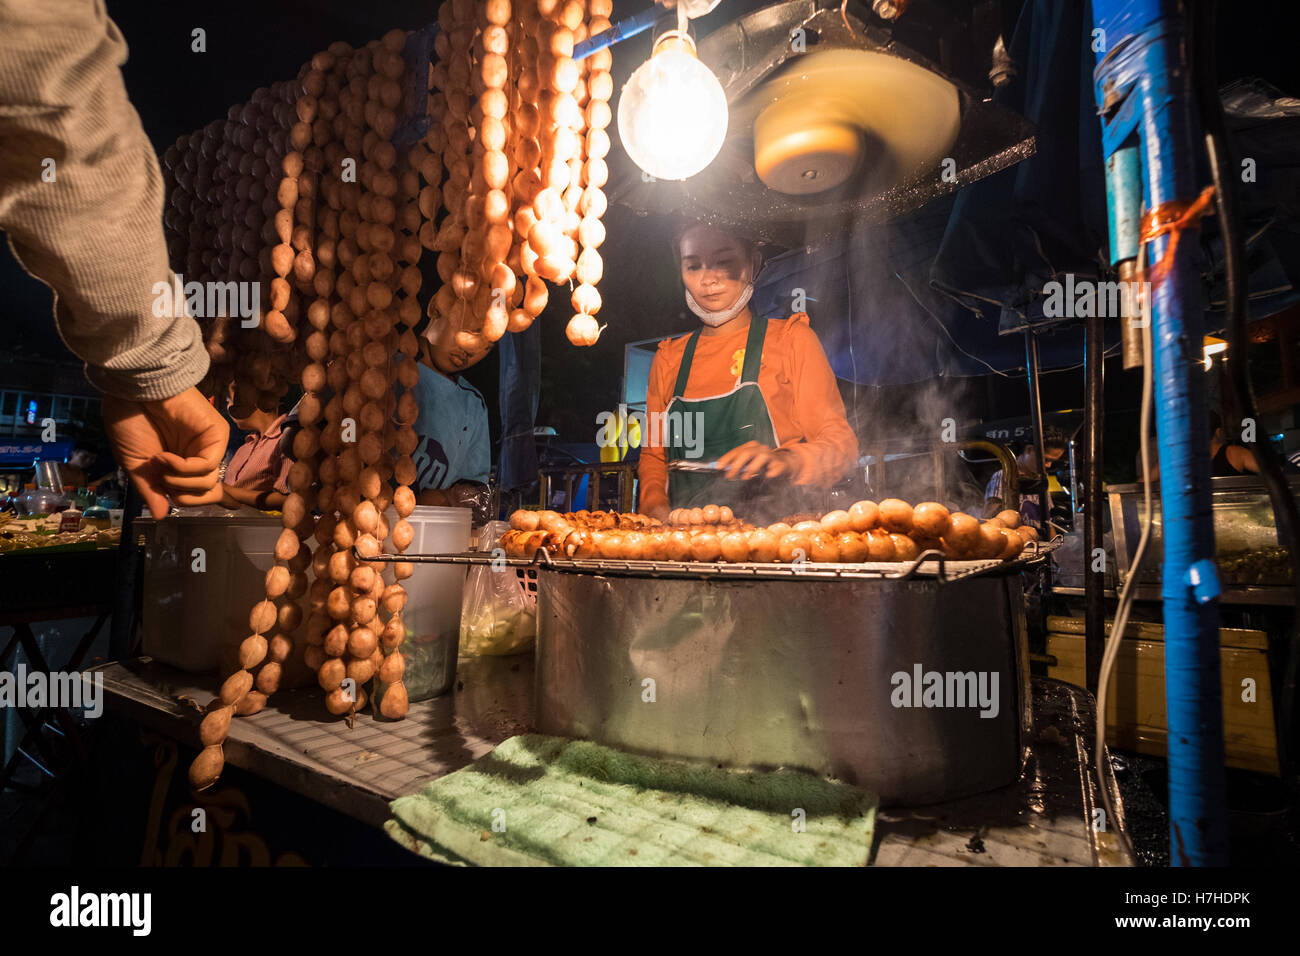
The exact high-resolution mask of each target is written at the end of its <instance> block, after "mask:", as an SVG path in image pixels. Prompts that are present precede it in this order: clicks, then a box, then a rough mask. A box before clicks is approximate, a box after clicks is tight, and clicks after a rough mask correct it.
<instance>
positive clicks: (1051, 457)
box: [984, 429, 1065, 532]
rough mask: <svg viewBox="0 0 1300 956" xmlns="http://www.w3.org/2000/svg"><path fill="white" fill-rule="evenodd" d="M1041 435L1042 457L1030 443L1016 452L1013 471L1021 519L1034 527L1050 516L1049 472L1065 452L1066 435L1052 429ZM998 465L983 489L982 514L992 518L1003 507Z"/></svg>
mask: <svg viewBox="0 0 1300 956" xmlns="http://www.w3.org/2000/svg"><path fill="white" fill-rule="evenodd" d="M1046 432H1047V433H1046V435H1044V437H1043V442H1042V444H1043V461H1042V463H1041V464H1040V463H1039V460H1038V448H1037V446H1036V445H1034V444H1032V443H1030V444H1026V445H1025V447H1024V450H1023V451H1021V452H1020V454H1019V455H1017V456H1016V471H1017V473H1018V475H1017V476H1018V479H1019V481H1018V483H1019V487H1020V521H1021V523H1022V524H1026V525H1029V526H1030V527H1031V528H1033V529H1035V530H1036V531H1040V532H1041V531H1043V529H1044V527H1045V526H1046V524H1047V521H1048V520H1049V519H1050V518H1051V516H1052V494H1051V492H1052V488H1051V485H1052V484H1053V476H1052V475H1051V472H1052V470H1053V469H1055V468H1056V466H1057V464H1058V463H1059V462H1060V461H1061V457H1062V456H1063V455H1064V454H1065V436H1063V435H1062V434H1061V433H1060V432H1057V431H1053V430H1052V429H1047V430H1046ZM1004 494H1005V492H1004V491H1003V488H1002V471H1001V469H999V470H997V471H995V472H994V473H993V477H991V478H990V479H989V483H988V485H987V486H986V487H985V489H984V517H985V518H991V517H993V516H994V515H995V514H997V513H998V512H999V511H1004V510H1006V503H1005V502H1004V500H1003V496H1004Z"/></svg>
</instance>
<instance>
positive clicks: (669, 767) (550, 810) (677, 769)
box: [385, 734, 876, 866]
mask: <svg viewBox="0 0 1300 956" xmlns="http://www.w3.org/2000/svg"><path fill="white" fill-rule="evenodd" d="M392 809H393V819H391V820H389V821H388V823H387V824H386V825H385V830H386V831H387V832H388V834H389V835H390V836H391V837H392V838H393V839H394V840H396V841H397V842H398V843H401V844H402V845H403V846H405V847H407V848H408V849H410V850H412V851H414V852H416V853H419V854H420V855H422V856H426V857H428V858H430V859H434V860H438V861H439V862H443V863H456V864H466V863H468V864H474V865H480V866H548V865H550V866H863V865H865V864H866V863H867V859H868V857H869V855H870V852H871V839H872V831H873V827H874V824H875V815H876V800H875V797H874V796H872V795H871V794H869V793H866V792H864V791H862V790H858V789H857V788H855V787H851V786H848V785H847V784H843V783H837V782H834V781H830V780H823V779H822V778H820V777H815V776H812V775H810V774H807V773H801V772H798V771H793V770H778V771H774V772H762V773H745V772H740V771H734V770H717V769H713V768H711V767H703V766H698V765H694V764H686V763H679V762H675V761H669V760H658V759H655V758H651V757H638V756H634V755H632V754H626V753H622V752H620V751H617V750H611V749H610V748H608V747H602V746H600V745H599V744H593V743H589V742H587V741H581V740H565V739H563V738H559V737H544V736H540V735H536V734H526V735H524V736H520V737H511V738H510V739H509V740H506V741H505V742H503V743H502V744H501V745H500V746H498V747H497V748H496V750H494V751H493V752H492V753H490V754H487V755H486V756H484V757H481V758H479V759H478V760H476V761H475V762H474V763H473V764H471V765H470V766H468V767H465V768H463V769H461V770H458V771H456V772H455V773H452V774H448V775H447V776H445V777H442V778H441V779H439V780H435V781H433V782H432V783H430V784H429V785H428V786H426V787H425V788H424V789H423V790H421V791H420V792H419V793H415V794H412V795H410V796H406V797H400V798H398V799H397V800H394V801H393V803H392Z"/></svg>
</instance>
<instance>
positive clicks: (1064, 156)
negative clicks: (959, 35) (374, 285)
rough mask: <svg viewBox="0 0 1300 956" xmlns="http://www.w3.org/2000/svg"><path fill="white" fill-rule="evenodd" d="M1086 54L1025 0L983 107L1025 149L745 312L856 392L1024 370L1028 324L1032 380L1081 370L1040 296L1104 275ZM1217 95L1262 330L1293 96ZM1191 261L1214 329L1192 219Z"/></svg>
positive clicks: (779, 286)
mask: <svg viewBox="0 0 1300 956" xmlns="http://www.w3.org/2000/svg"><path fill="white" fill-rule="evenodd" d="M1092 42H1093V39H1092V19H1091V9H1090V5H1089V4H1088V3H1087V2H1085V0H1030V2H1027V3H1025V4H1024V7H1023V9H1022V12H1021V16H1020V19H1019V21H1018V23H1017V26H1016V30H1015V33H1014V36H1013V38H1012V41H1011V43H1010V45H1009V52H1010V54H1011V57H1012V60H1013V62H1014V63H1015V65H1016V73H1015V75H1014V78H1013V79H1012V81H1011V82H1010V83H1008V84H1007V85H1005V86H1004V87H1002V88H1001V89H999V90H998V91H997V93H996V94H995V99H997V100H998V101H999V102H1000V103H1001V104H1002V105H1005V106H1007V107H1008V108H1009V109H1011V110H1014V111H1015V112H1017V113H1019V114H1021V115H1023V116H1025V117H1026V118H1027V119H1029V120H1030V121H1031V122H1033V123H1034V124H1035V126H1036V127H1037V151H1036V153H1035V154H1034V155H1033V156H1030V157H1029V158H1027V159H1025V160H1023V161H1022V162H1020V163H1018V164H1016V165H1015V166H1012V167H1010V168H1008V169H1006V170H1003V171H1002V172H999V173H996V174H994V175H992V176H990V177H988V178H986V179H983V180H980V181H979V182H976V183H974V184H972V185H970V186H968V187H966V188H964V189H962V190H961V191H960V192H958V193H957V194H955V195H954V196H950V197H944V198H941V199H937V200H934V201H932V202H930V203H929V204H927V205H926V206H923V207H922V208H920V209H918V210H915V211H914V212H911V213H909V214H907V215H904V216H902V217H900V218H898V219H895V220H893V221H892V222H890V223H888V224H887V225H878V224H865V223H864V224H862V225H861V226H859V227H857V228H854V229H851V230H848V231H847V232H846V234H845V236H844V237H843V238H840V239H836V240H832V241H830V242H818V243H817V244H815V245H810V246H808V247H805V248H798V249H793V250H790V251H786V252H783V253H781V254H780V255H776V256H774V257H771V258H769V259H768V261H767V263H766V265H765V266H764V268H763V270H762V272H761V273H760V275H759V277H758V280H757V282H756V286H755V291H754V298H753V308H754V310H755V314H760V315H764V316H768V317H773V316H784V315H788V314H790V312H791V311H799V310H802V311H806V312H808V313H809V315H810V316H811V318H812V325H813V328H814V329H815V330H816V331H817V333H818V335H819V336H820V337H821V341H822V344H823V346H824V348H825V350H826V353H827V356H828V358H829V359H830V362H831V367H832V368H833V369H834V370H835V373H836V375H838V376H840V377H841V378H843V379H845V380H846V381H851V382H854V383H857V384H861V385H900V384H907V383H911V382H917V381H921V380H924V379H931V378H935V377H942V376H976V375H985V374H989V373H990V372H993V371H997V372H1007V371H1014V370H1017V369H1022V368H1023V367H1024V365H1025V342H1024V336H1023V334H1021V332H1022V330H1024V329H1026V328H1032V329H1033V331H1034V332H1035V334H1036V335H1037V337H1038V347H1039V361H1040V364H1041V366H1042V367H1043V368H1062V367H1067V366H1073V365H1077V364H1079V363H1080V362H1081V361H1082V357H1083V331H1082V328H1081V327H1079V326H1078V325H1077V324H1074V325H1069V324H1067V325H1060V324H1053V320H1047V319H1045V318H1044V316H1043V300H1044V291H1043V290H1044V286H1046V285H1047V284H1048V283H1049V282H1051V281H1053V280H1056V281H1062V280H1063V277H1064V276H1065V275H1067V274H1073V275H1074V276H1075V277H1076V278H1077V279H1091V278H1098V277H1099V271H1100V269H1101V268H1102V267H1103V266H1104V265H1106V258H1107V221H1106V192H1105V182H1104V179H1103V169H1102V150H1101V134H1100V124H1099V122H1098V119H1097V110H1096V105H1095V102H1094V99H1093V97H1094V93H1093V89H1094V87H1093V64H1094V54H1093V52H1092V46H1091V45H1092ZM1223 98H1224V105H1225V108H1226V110H1227V114H1228V123H1229V126H1230V128H1231V130H1232V133H1233V136H1234V142H1235V146H1236V149H1237V152H1238V155H1240V156H1244V157H1250V158H1252V159H1254V160H1255V164H1254V167H1253V170H1252V175H1253V176H1254V182H1253V183H1252V184H1251V186H1250V188H1249V189H1243V190H1241V191H1240V192H1241V195H1242V207H1243V212H1244V214H1245V216H1246V219H1247V229H1246V235H1247V237H1248V243H1249V256H1248V259H1249V266H1250V296H1251V297H1250V303H1251V317H1252V318H1254V319H1258V318H1263V317H1265V316H1267V315H1272V314H1274V313H1276V312H1278V311H1280V310H1282V309H1283V308H1285V307H1286V306H1288V305H1290V304H1291V303H1293V302H1295V301H1296V300H1297V299H1300V292H1297V289H1298V288H1300V148H1297V147H1298V144H1300V100H1296V99H1290V98H1287V97H1284V96H1282V95H1281V94H1279V93H1278V92H1277V91H1276V90H1273V89H1271V88H1270V87H1268V86H1266V85H1264V84H1262V83H1259V82H1251V83H1241V84H1234V85H1232V86H1230V87H1228V88H1226V89H1225V90H1224V94H1223ZM1203 179H1204V181H1205V182H1207V183H1208V182H1209V174H1208V171H1206V173H1205V175H1204V176H1203ZM1201 250H1202V272H1203V274H1204V276H1205V281H1206V291H1207V306H1208V310H1209V313H1208V315H1207V329H1209V330H1214V329H1217V328H1222V326H1223V317H1222V303H1223V294H1222V251H1221V245H1220V244H1219V243H1218V236H1217V229H1216V227H1215V224H1214V220H1213V217H1207V218H1206V219H1205V220H1204V221H1203V224H1202V235H1201ZM1108 325H1109V326H1110V328H1108V330H1107V334H1108V336H1109V338H1108V339H1107V343H1106V344H1107V346H1108V347H1117V344H1118V335H1119V330H1118V327H1117V323H1108ZM535 362H536V355H535V354H534V353H532V352H531V351H529V352H528V353H527V354H526V356H525V362H524V364H523V365H522V366H520V365H519V364H518V363H517V362H516V361H515V360H514V359H513V358H512V359H511V361H507V360H506V356H505V354H504V353H503V357H502V365H501V370H502V380H503V386H502V387H503V389H510V390H515V389H518V388H524V387H525V385H524V384H520V382H522V381H524V380H527V382H535V381H536V375H535V372H534V369H535ZM521 376H522V379H521ZM517 380H519V381H518V382H517ZM532 387H536V386H535V385H533V386H532ZM503 397H504V395H503ZM519 398H520V395H518V394H512V401H514V400H517V399H519ZM502 407H503V409H504V408H505V407H506V402H505V401H504V400H503V402H502ZM515 407H516V410H517V412H519V414H516V415H514V416H512V420H509V421H506V422H504V423H503V424H504V426H505V427H504V429H503V432H504V433H505V434H512V433H513V431H515V430H520V429H522V428H527V429H531V426H532V417H531V416H530V415H528V414H527V411H528V408H529V405H528V403H527V402H524V403H522V404H520V405H517V406H515ZM532 407H535V404H534V405H533V406H532ZM514 451H515V453H522V454H525V455H526V454H527V452H524V451H523V450H522V449H519V448H516V449H515V450H514ZM519 464H520V465H523V463H522V462H520V463H519ZM521 470H522V471H527V468H526V467H523V468H522V469H521Z"/></svg>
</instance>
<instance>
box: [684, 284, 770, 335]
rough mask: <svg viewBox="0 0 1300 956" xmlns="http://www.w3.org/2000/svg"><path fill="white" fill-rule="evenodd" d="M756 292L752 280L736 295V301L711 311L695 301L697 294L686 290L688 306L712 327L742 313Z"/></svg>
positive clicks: (723, 323)
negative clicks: (723, 307)
mask: <svg viewBox="0 0 1300 956" xmlns="http://www.w3.org/2000/svg"><path fill="white" fill-rule="evenodd" d="M753 294H754V283H752V282H750V283H749V284H748V285H746V286H745V288H744V290H743V291H742V292H741V293H740V295H739V296H737V297H736V301H735V302H733V303H731V305H729V306H727V307H726V308H725V309H719V310H718V311H717V312H710V311H709V310H708V309H706V308H705V307H704V306H702V305H700V304H699V303H698V302H696V301H695V296H693V295H691V292H690V290H689V289H687V290H686V307H687V308H688V309H690V310H691V311H692V312H694V313H695V314H696V315H697V316H699V319H700V321H701V322H703V323H704V324H705V325H707V326H710V327H712V328H717V327H718V326H719V325H725V324H726V323H727V322H730V321H731V320H732V319H734V318H735V317H736V316H738V315H740V313H741V310H742V309H744V308H745V306H747V305H749V299H750V297H751V296H752V295H753Z"/></svg>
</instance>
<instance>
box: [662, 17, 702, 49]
mask: <svg viewBox="0 0 1300 956" xmlns="http://www.w3.org/2000/svg"><path fill="white" fill-rule="evenodd" d="M665 50H683V51H685V52H686V53H689V54H690V55H691V56H693V57H695V58H696V59H698V58H699V54H698V53H697V52H696V48H695V38H694V37H692V36H691V29H690V25H689V24H688V25H687V27H686V29H685V30H682V29H681V28H680V26H679V24H678V23H677V18H676V17H662V18H660V20H659V22H658V23H656V24H655V30H654V42H653V43H651V45H650V55H651V56H655V55H656V54H659V53H663V52H664V51H665Z"/></svg>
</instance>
